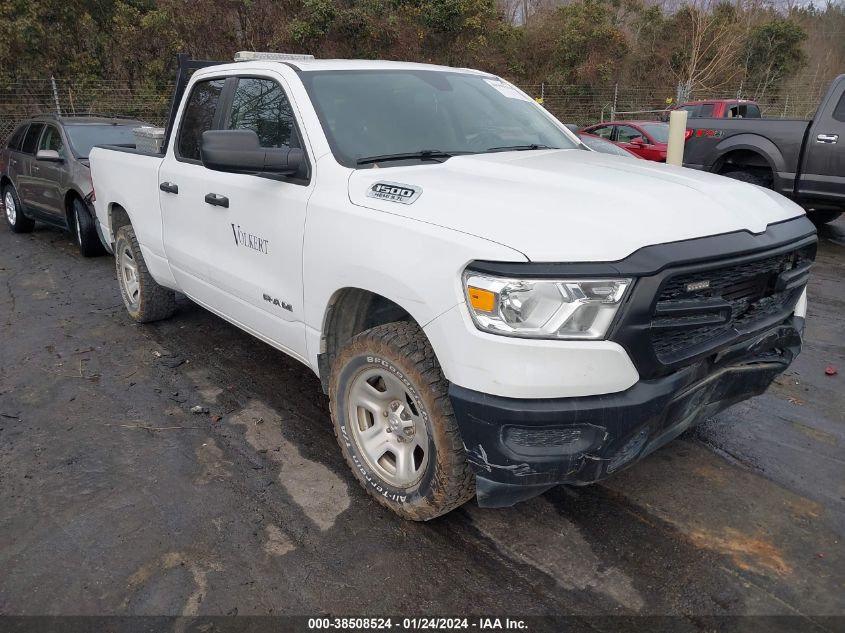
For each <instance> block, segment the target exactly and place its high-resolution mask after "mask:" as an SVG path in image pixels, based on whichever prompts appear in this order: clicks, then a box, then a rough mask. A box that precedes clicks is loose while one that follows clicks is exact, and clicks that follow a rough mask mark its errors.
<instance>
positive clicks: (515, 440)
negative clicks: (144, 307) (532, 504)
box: [449, 316, 804, 507]
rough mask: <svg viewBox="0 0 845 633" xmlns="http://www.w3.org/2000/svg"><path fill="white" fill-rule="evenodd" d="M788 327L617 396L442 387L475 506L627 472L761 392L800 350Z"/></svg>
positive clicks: (797, 331)
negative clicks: (524, 395) (508, 394)
mask: <svg viewBox="0 0 845 633" xmlns="http://www.w3.org/2000/svg"><path fill="white" fill-rule="evenodd" d="M803 328H804V319H803V318H801V317H797V316H795V317H792V318H790V319H789V320H787V321H785V322H783V323H781V324H779V325H777V326H775V327H772V328H770V329H767V330H765V331H763V332H760V333H758V334H757V335H756V336H754V337H752V338H750V339H747V340H745V341H743V342H742V343H738V344H736V345H734V346H731V347H728V348H726V349H723V350H722V351H720V352H719V353H718V354H715V355H714V356H711V357H708V358H706V359H703V360H701V361H699V362H697V363H695V364H693V365H689V366H687V367H684V368H682V369H680V370H678V371H675V372H673V373H671V374H668V375H665V376H661V377H659V378H655V379H652V380H640V381H639V382H637V383H636V384H635V385H634V386H632V387H631V388H630V389H627V390H626V391H623V392H620V393H614V394H607V395H600V396H587V397H575V398H546V399H515V398H505V397H501V396H491V395H487V394H483V393H479V392H477V391H471V390H469V389H465V388H462V387H459V386H457V385H454V384H453V385H452V386H451V387H450V390H449V396H450V398H451V400H452V406H453V408H454V411H455V416H456V419H457V422H458V425H459V427H460V430H461V434H462V436H463V441H464V446H465V448H466V453H467V458H468V459H469V461H470V463H471V465H472V468H473V470H474V471H475V475H476V481H477V496H478V503H479V505H481V506H482V507H504V506H510V505H513V504H514V503H517V502H519V501H522V500H524V499H528V498H530V497H533V496H535V495H538V494H540V493H542V492H544V491H545V490H548V489H549V488H551V487H553V486H555V485H557V484H571V485H585V484H589V483H592V482H595V481H599V480H601V479H604V478H606V477H608V476H609V475H612V474H613V473H615V472H617V471H619V470H621V469H623V468H625V467H627V466H630V465H631V464H633V463H635V462H637V461H638V460H640V459H642V458H643V457H644V456H646V455H648V454H649V453H650V452H652V451H654V450H655V449H657V448H659V447H660V446H662V445H663V444H665V443H667V442H669V441H670V440H672V439H673V438H675V437H677V436H678V435H679V434H681V433H682V432H683V431H684V430H686V429H687V428H689V427H691V426H692V425H694V424H696V423H697V422H699V421H701V420H703V419H704V418H707V417H709V416H712V415H714V414H716V413H718V412H719V411H721V410H723V409H725V408H727V407H729V406H730V405H732V404H735V403H737V402H740V401H742V400H745V399H747V398H750V397H752V396H755V395H758V394H761V393H763V392H764V391H765V390H766V389H767V388H768V386H769V385H770V384H771V382H772V381H773V380H774V378H775V377H776V376H777V375H778V374H780V373H781V372H783V371H784V370H785V369H786V368H787V367H788V366H789V364H790V363H791V362H792V360H793V359H794V358H795V356H797V354H798V352H799V351H800V349H801V336H802V333H803Z"/></svg>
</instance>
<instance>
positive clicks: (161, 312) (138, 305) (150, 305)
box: [114, 225, 176, 323]
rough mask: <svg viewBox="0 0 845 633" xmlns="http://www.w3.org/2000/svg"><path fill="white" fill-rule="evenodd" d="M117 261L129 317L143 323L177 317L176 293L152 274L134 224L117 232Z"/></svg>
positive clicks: (115, 255)
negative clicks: (175, 312)
mask: <svg viewBox="0 0 845 633" xmlns="http://www.w3.org/2000/svg"><path fill="white" fill-rule="evenodd" d="M114 261H115V266H116V267H117V281H118V284H119V285H120V294H121V295H122V296H123V303H124V304H125V305H126V309H127V310H128V311H129V316H131V317H132V318H133V319H135V320H136V321H138V322H139V323H149V322H150V321H160V320H161V319H166V318H168V317H169V316H170V315H172V314H173V312H174V311H175V310H176V293H174V292H173V291H172V290H170V289H169V288H165V287H164V286H160V285H158V284H157V283H156V281H155V279H153V277H152V275H150V271H149V270H147V264H146V263H145V262H144V256H143V255H142V254H141V247H140V246H139V245H138V239H137V238H136V237H135V231H134V230H133V229H132V226H131V225H127V226H123V227H121V228H120V230H118V232H117V236H116V238H115V242H114Z"/></svg>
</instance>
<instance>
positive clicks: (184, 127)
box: [176, 79, 226, 161]
mask: <svg viewBox="0 0 845 633" xmlns="http://www.w3.org/2000/svg"><path fill="white" fill-rule="evenodd" d="M225 83H226V80H225V79H212V80H209V81H200V82H197V83H196V84H194V87H193V89H192V90H191V96H190V97H189V98H188V102H187V105H186V106H185V112H184V113H183V114H182V123H181V124H180V125H179V139H178V141H177V143H176V155H177V156H178V157H179V158H181V159H183V160H193V161H199V160H200V148H201V147H202V133H203V132H205V131H206V130H210V129H212V127H213V125H214V114H215V112H216V111H217V104H218V103H219V101H220V93H221V92H222V91H223V84H225Z"/></svg>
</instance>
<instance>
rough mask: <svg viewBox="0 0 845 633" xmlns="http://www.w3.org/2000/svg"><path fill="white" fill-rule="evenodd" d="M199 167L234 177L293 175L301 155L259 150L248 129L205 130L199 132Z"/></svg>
mask: <svg viewBox="0 0 845 633" xmlns="http://www.w3.org/2000/svg"><path fill="white" fill-rule="evenodd" d="M200 155H201V156H202V164H203V166H205V167H207V168H208V169H213V170H215V171H228V172H234V173H237V174H256V173H265V174H266V173H270V174H280V175H284V176H290V175H293V174H295V173H296V172H297V171H298V170H299V168H300V166H301V165H302V162H303V160H305V154H304V153H303V152H302V150H301V149H298V148H274V147H261V144H260V143H259V141H258V134H256V133H255V132H254V131H252V130H208V131H206V132H203V133H202V149H201V152H200Z"/></svg>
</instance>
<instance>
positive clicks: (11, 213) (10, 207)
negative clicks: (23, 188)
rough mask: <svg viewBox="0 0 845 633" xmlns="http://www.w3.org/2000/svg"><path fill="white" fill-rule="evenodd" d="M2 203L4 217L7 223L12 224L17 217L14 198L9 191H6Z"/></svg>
mask: <svg viewBox="0 0 845 633" xmlns="http://www.w3.org/2000/svg"><path fill="white" fill-rule="evenodd" d="M3 204H4V205H5V206H6V219H7V220H8V221H9V224H11V225H12V226H14V225H15V222H16V221H17V219H18V210H17V208H16V207H15V198H14V196H13V195H12V192H11V191H7V192H6V196H5V198H3Z"/></svg>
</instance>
